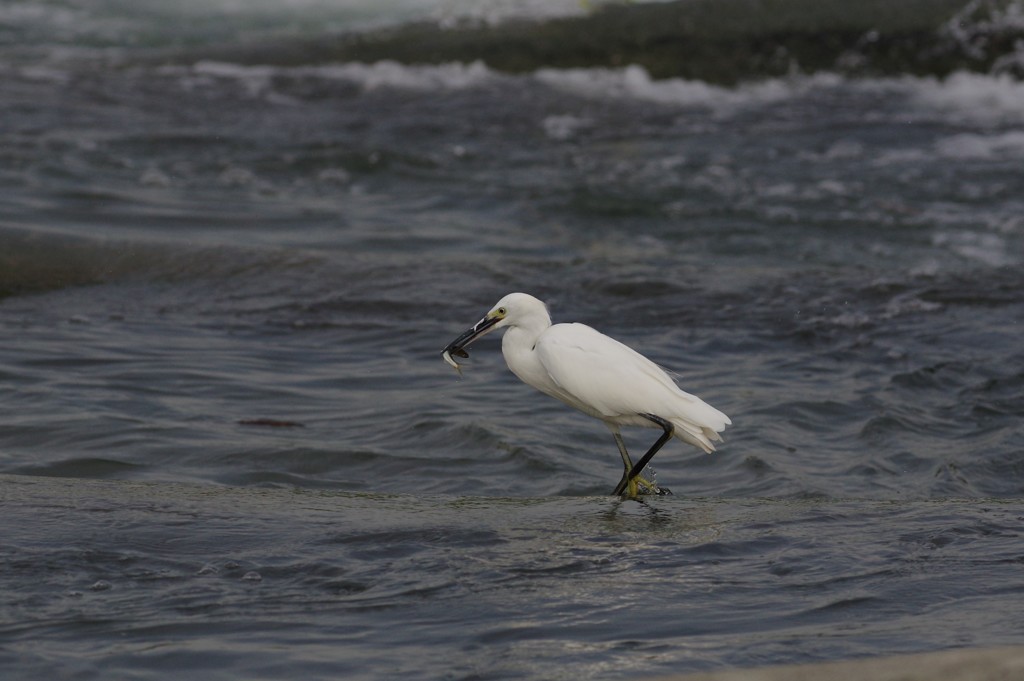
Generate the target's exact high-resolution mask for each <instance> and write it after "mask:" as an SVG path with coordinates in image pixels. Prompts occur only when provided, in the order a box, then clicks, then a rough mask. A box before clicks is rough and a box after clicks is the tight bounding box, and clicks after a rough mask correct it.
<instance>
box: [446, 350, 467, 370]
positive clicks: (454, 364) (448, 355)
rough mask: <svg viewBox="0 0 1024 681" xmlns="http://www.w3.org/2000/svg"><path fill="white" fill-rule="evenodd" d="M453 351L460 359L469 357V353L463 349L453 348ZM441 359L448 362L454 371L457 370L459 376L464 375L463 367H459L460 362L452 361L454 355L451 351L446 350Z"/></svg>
mask: <svg viewBox="0 0 1024 681" xmlns="http://www.w3.org/2000/svg"><path fill="white" fill-rule="evenodd" d="M452 350H454V351H455V354H456V355H457V356H459V357H469V353H468V352H466V351H465V350H463V349H462V348H452ZM441 358H442V359H444V361H445V362H447V363H448V364H449V365H450V366H451V367H452V368H453V369H455V371H456V373H458V374H459V376H461V375H462V367H461V366H460V365H459V363H458V362H456V361H455V360H454V359H452V355H451V352H450V351H449V350H445V351H444V352H442V353H441Z"/></svg>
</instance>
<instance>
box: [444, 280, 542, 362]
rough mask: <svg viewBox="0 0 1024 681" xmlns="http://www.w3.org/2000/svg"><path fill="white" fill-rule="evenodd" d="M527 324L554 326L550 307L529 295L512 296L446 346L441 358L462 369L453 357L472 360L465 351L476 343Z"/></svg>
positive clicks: (505, 298) (507, 297) (500, 302)
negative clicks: (506, 329) (493, 332)
mask: <svg viewBox="0 0 1024 681" xmlns="http://www.w3.org/2000/svg"><path fill="white" fill-rule="evenodd" d="M527 325H529V326H538V327H541V328H545V327H547V326H550V325H551V318H550V317H549V316H548V308H547V306H546V305H544V303H542V302H541V301H539V300H537V299H536V298H534V297H533V296H531V295H529V294H527V293H510V294H508V295H507V296H505V297H504V298H502V299H501V300H499V301H498V302H497V304H495V306H494V307H492V308H491V310H490V312H488V313H487V314H486V315H484V318H483V319H481V320H480V321H478V322H477V323H476V324H474V325H473V326H471V327H470V328H469V329H467V330H466V331H465V332H464V333H463V334H462V335H460V336H459V337H458V338H456V339H455V340H453V341H452V342H451V343H449V344H448V345H447V346H445V349H444V351H443V352H442V353H441V356H442V357H444V360H445V361H446V362H448V363H449V364H451V365H452V366H454V367H455V368H456V369H458V368H459V365H458V364H457V363H456V362H455V361H454V360H453V359H452V358H451V357H452V355H455V356H456V357H469V353H467V352H466V351H465V349H464V348H466V347H467V346H468V345H469V344H470V343H472V342H473V341H475V340H477V339H478V338H482V337H483V336H485V335H487V334H488V333H490V332H491V331H494V330H495V329H500V328H502V327H505V326H527Z"/></svg>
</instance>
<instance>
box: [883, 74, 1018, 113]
mask: <svg viewBox="0 0 1024 681" xmlns="http://www.w3.org/2000/svg"><path fill="white" fill-rule="evenodd" d="M894 82H895V83H896V84H899V85H902V86H903V87H905V88H906V90H907V91H908V92H909V94H910V103H911V105H912V106H913V107H914V108H915V109H917V110H919V111H933V112H939V113H942V114H943V115H944V117H945V118H947V119H954V118H955V119H959V120H962V121H965V122H971V123H977V124H982V125H998V124H1021V123H1024V83H1022V82H1020V81H1018V80H1014V79H1013V78H1011V77H1010V76H1007V75H1000V76H989V75H984V74H979V73H955V74H953V75H951V76H950V77H949V78H946V79H945V80H938V79H936V78H914V77H910V76H907V77H905V78H900V79H897V80H895V81H894Z"/></svg>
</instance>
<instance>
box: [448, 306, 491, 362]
mask: <svg viewBox="0 0 1024 681" xmlns="http://www.w3.org/2000/svg"><path fill="white" fill-rule="evenodd" d="M503 311H504V310H502V312H503ZM504 317H505V315H504V314H498V312H497V311H494V312H489V313H488V314H487V316H486V317H484V318H483V319H481V320H480V321H478V322H477V323H476V324H474V325H473V326H472V327H470V328H469V329H466V332H465V333H463V334H462V335H460V336H459V337H458V338H456V339H455V340H453V341H452V342H451V343H449V344H448V345H446V346H445V348H444V351H443V352H442V353H441V357H442V358H443V359H444V361H445V362H447V363H448V364H449V365H450V366H451V367H452V368H453V369H455V371H457V372H458V374H459V375H460V376H461V375H462V367H461V365H460V364H459V363H458V362H456V361H455V360H454V359H452V355H455V356H456V357H462V358H466V357H469V353H468V352H466V351H465V349H464V348H466V347H467V346H468V345H469V344H470V343H472V342H473V341H475V340H476V339H478V338H480V337H482V336H485V335H487V334H488V333H490V332H491V331H493V330H494V325H495V324H497V323H498V322H500V321H501V320H502V319H504Z"/></svg>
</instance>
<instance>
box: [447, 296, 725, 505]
mask: <svg viewBox="0 0 1024 681" xmlns="http://www.w3.org/2000/svg"><path fill="white" fill-rule="evenodd" d="M500 328H506V329H507V331H506V332H505V336H504V338H503V339H502V342H501V351H502V354H503V355H504V356H505V362H506V363H507V364H508V368H509V369H511V371H512V373H514V374H515V375H516V376H518V377H519V378H520V380H522V381H523V382H524V383H526V384H528V385H531V386H533V387H534V388H536V389H537V390H540V391H541V392H543V393H545V394H547V395H551V396H552V397H555V398H557V399H559V400H561V401H562V402H564V403H566V404H568V405H569V406H570V407H574V408H576V409H578V410H580V411H582V412H583V413H585V414H589V415H590V416H593V417H595V418H598V419H601V420H602V421H603V422H604V423H605V425H606V426H608V428H609V429H610V430H611V431H612V434H613V436H614V437H615V441H616V443H617V444H618V446H619V451H620V454H621V455H622V458H623V464H624V466H625V467H626V471H625V472H624V474H623V480H622V482H620V484H619V487H618V488H616V493H620V492H621V491H622V490H623V489H624V488H626V487H628V488H629V492H630V495H631V496H633V495H635V494H636V492H637V488H636V486H635V485H636V481H637V480H639V481H640V483H642V484H644V486H646V487H648V489H649V490H651V491H657V488H656V487H655V486H654V485H652V484H651V483H648V482H647V481H645V480H643V479H642V478H639V473H640V472H641V471H642V470H643V466H644V465H646V463H647V461H649V460H650V458H651V457H653V456H654V454H655V453H656V452H657V450H658V449H659V448H660V447H661V445H662V444H664V441H665V440H667V439H669V437H671V436H672V435H674V436H676V437H678V438H680V439H681V440H684V441H685V442H688V443H690V444H692V445H694V446H695V447H699V448H700V449H702V450H704V451H705V452H709V453H710V452H713V451H714V450H715V446H714V444H713V443H714V442H720V441H721V440H722V438H721V436H720V435H719V432H721V431H722V430H724V429H725V427H726V426H727V425H729V424H730V423H731V421H730V420H729V417H728V416H726V415H725V414H723V413H722V412H720V411H719V410H717V409H715V408H714V407H712V406H711V405H709V404H707V403H706V402H704V401H703V400H701V399H700V398H699V397H697V396H695V395H691V394H689V393H687V392H685V391H683V390H681V389H680V388H679V386H678V385H676V383H675V381H673V380H672V378H670V377H669V375H668V374H666V373H665V371H664V370H663V369H661V367H659V366H658V365H656V364H655V363H654V362H652V361H651V360H649V359H647V358H646V357H644V356H643V355H641V354H640V353H638V352H636V351H635V350H633V349H632V348H630V347H628V346H626V345H624V344H622V343H620V342H619V341H617V340H615V339H614V338H610V337H608V336H606V335H604V334H602V333H600V332H598V331H596V330H594V329H592V328H591V327H589V326H587V325H585V324H575V323H571V324H555V325H552V324H551V318H550V316H549V315H548V310H547V307H546V306H545V305H544V303H543V302H541V301H540V300H538V299H536V298H534V297H533V296H531V295H528V294H526V293H510V294H508V295H507V296H505V297H504V298H502V299H501V300H499V301H498V303H497V304H496V305H495V306H494V307H493V308H491V310H490V312H488V313H487V315H486V316H484V318H483V319H481V320H480V321H479V322H477V323H476V324H475V325H474V326H473V327H472V328H471V329H469V330H468V331H466V332H465V333H464V334H462V335H461V336H459V337H458V338H456V339H455V340H454V341H452V342H451V343H450V344H449V345H448V346H447V347H446V348H445V350H444V352H443V356H444V358H445V361H447V362H448V363H449V364H451V365H453V366H455V368H456V369H458V368H459V365H458V364H457V363H456V362H455V361H454V360H452V358H451V354H452V353H455V354H456V355H458V356H463V357H466V356H468V355H467V354H466V353H465V351H464V350H463V348H464V347H466V346H467V345H469V344H470V343H472V342H473V341H475V340H476V339H478V338H480V337H481V336H483V335H484V334H486V333H489V332H490V331H493V330H494V329H500ZM620 426H644V427H651V428H662V429H663V430H664V435H663V438H662V439H660V440H659V441H658V442H657V443H655V446H654V447H652V448H651V450H650V451H648V453H647V454H646V455H645V456H644V458H643V459H641V462H642V465H641V464H637V466H635V467H634V466H633V464H632V462H631V461H630V459H629V455H628V454H627V453H626V450H625V445H624V444H623V442H622V438H621V436H620V434H619V428H620ZM651 488H653V489H651Z"/></svg>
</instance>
